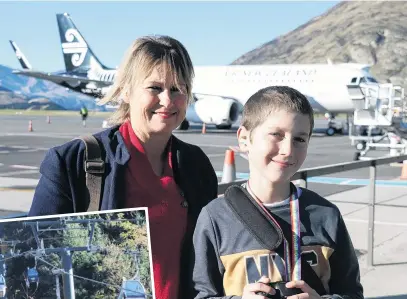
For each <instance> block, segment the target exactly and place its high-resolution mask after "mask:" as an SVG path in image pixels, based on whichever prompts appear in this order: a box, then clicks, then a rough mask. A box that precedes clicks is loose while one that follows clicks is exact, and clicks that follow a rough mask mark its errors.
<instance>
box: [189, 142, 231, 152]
mask: <svg viewBox="0 0 407 299" xmlns="http://www.w3.org/2000/svg"><path fill="white" fill-rule="evenodd" d="M195 145H196V146H199V147H217V148H226V149H228V148H229V146H230V145H228V144H225V145H222V144H196V143H195ZM223 155H225V154H223Z"/></svg>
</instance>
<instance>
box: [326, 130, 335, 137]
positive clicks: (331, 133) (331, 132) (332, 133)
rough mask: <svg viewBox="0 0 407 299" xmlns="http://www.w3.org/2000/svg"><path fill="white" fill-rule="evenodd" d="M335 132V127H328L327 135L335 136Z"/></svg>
mask: <svg viewBox="0 0 407 299" xmlns="http://www.w3.org/2000/svg"><path fill="white" fill-rule="evenodd" d="M334 134H335V129H334V128H328V129H326V135H328V136H333V135H334Z"/></svg>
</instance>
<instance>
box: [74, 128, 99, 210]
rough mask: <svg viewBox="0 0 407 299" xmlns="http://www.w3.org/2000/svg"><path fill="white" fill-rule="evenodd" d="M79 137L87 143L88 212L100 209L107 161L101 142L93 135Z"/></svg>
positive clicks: (85, 167)
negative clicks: (102, 151) (101, 148)
mask: <svg viewBox="0 0 407 299" xmlns="http://www.w3.org/2000/svg"><path fill="white" fill-rule="evenodd" d="M77 139H81V140H82V141H83V143H84V144H85V157H84V161H83V168H84V170H85V173H86V188H87V190H88V194H87V196H88V198H89V206H88V210H87V212H91V211H99V206H100V195H101V193H102V179H103V174H104V173H105V162H104V161H103V160H102V153H101V150H100V147H99V143H98V141H97V140H96V138H95V137H94V136H93V135H83V136H79V137H78V138H77Z"/></svg>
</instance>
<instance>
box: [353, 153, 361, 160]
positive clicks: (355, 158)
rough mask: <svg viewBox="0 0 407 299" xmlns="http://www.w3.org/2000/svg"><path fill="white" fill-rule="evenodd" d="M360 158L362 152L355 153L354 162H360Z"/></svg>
mask: <svg viewBox="0 0 407 299" xmlns="http://www.w3.org/2000/svg"><path fill="white" fill-rule="evenodd" d="M359 158H360V152H355V153H354V154H353V161H358V160H359Z"/></svg>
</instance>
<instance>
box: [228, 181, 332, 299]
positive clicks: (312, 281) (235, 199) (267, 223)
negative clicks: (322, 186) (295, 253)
mask: <svg viewBox="0 0 407 299" xmlns="http://www.w3.org/2000/svg"><path fill="white" fill-rule="evenodd" d="M291 188H293V186H291ZM294 188H295V186H294ZM224 198H225V200H226V203H227V205H228V206H229V207H230V209H231V210H232V211H233V213H234V214H235V216H236V217H237V218H238V219H239V221H240V222H241V223H242V224H243V225H244V226H245V227H246V229H247V230H248V231H249V232H250V233H251V235H252V236H253V237H254V238H255V239H256V240H257V241H258V242H259V243H260V244H261V245H262V246H264V248H267V249H269V250H274V251H276V252H278V253H280V254H281V253H282V252H281V246H280V245H281V243H282V241H283V232H282V231H281V230H280V228H278V227H277V225H275V223H274V222H273V221H271V220H270V219H269V218H268V217H266V215H265V212H264V211H263V210H262V209H261V208H260V207H259V206H258V205H257V203H256V202H254V201H253V200H252V199H251V196H250V195H249V193H248V192H247V190H246V188H244V187H242V186H239V185H232V186H230V187H229V188H228V189H227V190H226V191H225V195H224ZM282 254H284V253H282ZM301 270H302V271H301V275H302V277H304V278H305V277H306V280H307V281H308V282H309V285H310V287H311V288H313V289H314V290H315V291H316V292H317V293H318V294H319V295H321V296H322V295H325V294H326V290H325V287H324V286H323V284H322V282H321V279H320V278H319V277H318V275H317V274H316V273H315V271H314V269H312V268H311V265H310V264H309V263H308V262H306V261H305V260H304V259H301ZM304 280H305V279H304Z"/></svg>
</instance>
